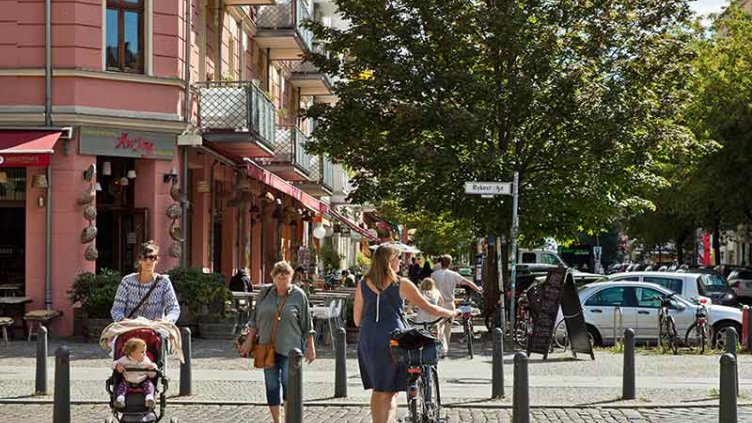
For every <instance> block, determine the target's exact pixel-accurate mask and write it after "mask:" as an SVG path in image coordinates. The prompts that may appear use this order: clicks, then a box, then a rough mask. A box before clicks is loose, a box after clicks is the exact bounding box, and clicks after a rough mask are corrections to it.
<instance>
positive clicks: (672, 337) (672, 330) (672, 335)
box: [667, 316, 679, 355]
mask: <svg viewBox="0 0 752 423" xmlns="http://www.w3.org/2000/svg"><path fill="white" fill-rule="evenodd" d="M667 320H668V335H669V336H668V338H669V346H670V348H671V351H672V352H673V354H674V355H677V354H678V353H679V350H678V349H677V346H676V343H677V339H678V338H679V334H678V333H677V332H676V322H675V321H674V316H669V317H668V319H667Z"/></svg>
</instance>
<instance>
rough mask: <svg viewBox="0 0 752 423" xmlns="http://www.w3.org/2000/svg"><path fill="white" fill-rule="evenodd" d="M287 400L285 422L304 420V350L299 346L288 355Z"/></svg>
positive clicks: (291, 422) (299, 422)
mask: <svg viewBox="0 0 752 423" xmlns="http://www.w3.org/2000/svg"><path fill="white" fill-rule="evenodd" d="M287 359H288V361H287V366H288V369H287V402H286V403H285V423H302V422H303V352H302V351H300V349H298V348H293V349H291V350H290V355H289V356H288V357H287Z"/></svg>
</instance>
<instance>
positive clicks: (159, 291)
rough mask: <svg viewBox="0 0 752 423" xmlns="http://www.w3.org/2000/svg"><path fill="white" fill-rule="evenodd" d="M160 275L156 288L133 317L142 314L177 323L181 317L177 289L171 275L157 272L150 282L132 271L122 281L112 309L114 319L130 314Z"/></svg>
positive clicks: (153, 318) (120, 318)
mask: <svg viewBox="0 0 752 423" xmlns="http://www.w3.org/2000/svg"><path fill="white" fill-rule="evenodd" d="M158 276H161V278H160V280H159V285H157V287H156V288H154V291H152V293H151V294H150V295H149V298H148V299H147V300H146V301H145V302H144V303H143V304H142V305H141V308H140V309H139V310H138V311H137V312H136V315H135V316H133V317H134V318H135V317H138V316H141V317H145V318H147V319H150V320H157V319H162V318H164V319H166V320H169V321H170V322H172V323H175V322H176V321H177V320H178V317H180V305H179V304H178V300H177V297H176V296H175V290H174V289H173V288H172V282H170V277H169V276H167V275H159V274H157V273H155V274H154V278H153V279H152V281H151V282H149V283H141V282H139V280H138V273H131V274H130V275H127V276H125V277H124V278H123V280H122V281H120V286H119V287H118V290H117V293H116V294H115V301H114V303H113V305H112V310H110V314H111V315H112V320H113V321H115V322H118V321H120V320H123V319H124V318H126V317H128V314H130V312H131V310H133V309H134V308H136V305H138V303H139V301H141V298H143V297H144V295H146V293H147V292H149V289H151V286H152V285H153V284H154V281H155V280H156V279H157V277H158Z"/></svg>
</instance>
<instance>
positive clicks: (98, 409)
mask: <svg viewBox="0 0 752 423" xmlns="http://www.w3.org/2000/svg"><path fill="white" fill-rule="evenodd" d="M405 414H406V410H405V409H402V408H401V409H400V411H399V413H398V415H399V416H400V417H402V418H404V416H405ZM107 416H109V408H108V407H107V406H105V405H73V406H72V407H71V420H72V421H74V422H77V423H78V422H95V421H104V419H105V418H106V417H107ZM446 416H447V417H448V421H449V422H460V423H481V422H511V410H509V409H485V408H451V409H447V410H446ZM166 417H167V420H163V421H169V418H172V417H175V418H177V419H178V421H179V422H190V423H194V422H196V423H197V422H225V421H260V422H266V421H270V420H271V419H270V418H269V415H268V413H267V410H266V407H262V406H229V405H221V406H220V405H169V406H168V409H167V413H166ZM303 418H304V421H325V422H327V423H345V422H351V423H356V422H364V423H367V422H370V421H371V419H370V414H369V410H368V408H367V407H336V406H326V407H306V409H305V411H304V416H303ZM51 419H52V405H51V404H24V405H7V404H0V420H2V421H3V422H4V423H48V422H49V421H51ZM531 421H532V422H540V423H600V422H607V423H626V422H629V423H648V422H650V423H652V422H660V423H687V422H703V423H705V422H717V421H718V412H717V409H716V408H710V407H704V408H699V407H694V408H659V409H651V408H638V409H614V408H567V409H562V408H544V409H533V410H532V412H531ZM739 421H740V422H749V421H752V407H741V408H740V409H739Z"/></svg>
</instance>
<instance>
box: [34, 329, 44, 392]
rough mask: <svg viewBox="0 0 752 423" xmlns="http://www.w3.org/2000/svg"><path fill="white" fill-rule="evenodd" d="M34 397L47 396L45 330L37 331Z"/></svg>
mask: <svg viewBox="0 0 752 423" xmlns="http://www.w3.org/2000/svg"><path fill="white" fill-rule="evenodd" d="M34 395H47V328H46V327H44V326H40V327H39V330H37V375H36V383H35V385H34Z"/></svg>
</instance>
